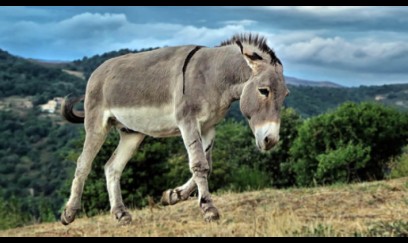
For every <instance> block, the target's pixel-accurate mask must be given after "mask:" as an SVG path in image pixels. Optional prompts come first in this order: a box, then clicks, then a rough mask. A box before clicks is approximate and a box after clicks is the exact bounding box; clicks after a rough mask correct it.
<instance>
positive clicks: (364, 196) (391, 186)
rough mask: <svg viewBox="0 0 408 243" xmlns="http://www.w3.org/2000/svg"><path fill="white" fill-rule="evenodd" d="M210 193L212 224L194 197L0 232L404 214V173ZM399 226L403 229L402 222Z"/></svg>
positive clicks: (175, 230) (230, 232) (357, 220)
mask: <svg viewBox="0 0 408 243" xmlns="http://www.w3.org/2000/svg"><path fill="white" fill-rule="evenodd" d="M213 198H214V201H215V203H216V205H217V206H218V208H219V209H220V211H221V216H222V218H221V220H220V221H219V222H216V223H205V222H204V221H203V220H202V217H201V213H200V210H199V208H198V205H197V201H196V200H195V199H191V200H188V201H186V202H182V203H180V204H178V205H174V206H170V207H164V208H161V207H157V206H154V207H148V208H145V209H142V210H135V211H132V215H133V222H132V224H130V225H128V226H117V225H116V224H115V221H114V220H113V219H112V217H111V216H110V215H100V216H96V217H92V218H80V219H77V220H76V221H74V222H73V223H72V224H71V225H69V226H63V225H61V224H60V223H47V224H39V225H32V226H27V227H23V228H16V229H11V230H6V231H0V236H305V235H310V236H354V235H356V234H357V235H362V236H364V235H367V234H368V232H370V229H371V230H372V226H373V225H376V224H387V223H390V224H391V225H394V224H393V223H395V222H401V221H404V220H405V221H406V220H407V218H408V178H401V179H396V180H390V181H379V182H372V183H361V184H355V185H340V186H330V187H320V188H311V189H289V190H273V189H266V190H261V191H253V192H245V193H223V194H220V195H214V197H213ZM405 221H404V222H405ZM403 225H404V226H403V227H405V228H403V231H404V232H406V231H408V228H406V227H407V226H406V225H408V224H406V225H405V223H404V224H403ZM388 235H391V236H392V235H398V232H396V231H393V230H391V231H390V232H388Z"/></svg>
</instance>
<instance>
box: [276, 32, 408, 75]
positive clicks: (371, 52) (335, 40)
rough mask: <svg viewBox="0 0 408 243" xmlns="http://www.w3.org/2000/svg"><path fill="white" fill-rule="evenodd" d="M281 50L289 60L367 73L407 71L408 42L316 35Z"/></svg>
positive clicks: (280, 47)
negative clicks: (348, 39)
mask: <svg viewBox="0 0 408 243" xmlns="http://www.w3.org/2000/svg"><path fill="white" fill-rule="evenodd" d="M279 52H280V53H281V54H282V55H283V56H285V58H286V60H288V61H293V62H297V63H306V64H307V63H310V65H324V66H326V67H331V68H337V69H348V70H356V71H365V72H374V73H376V72H380V73H384V72H385V73H406V74H408V70H407V68H406V63H408V43H406V42H400V41H389V42H378V41H376V40H358V39H356V40H352V41H347V40H345V39H343V38H341V37H337V36H336V37H330V38H322V37H314V38H311V39H310V40H305V41H300V42H294V43H291V44H287V45H285V44H282V45H280V46H279Z"/></svg>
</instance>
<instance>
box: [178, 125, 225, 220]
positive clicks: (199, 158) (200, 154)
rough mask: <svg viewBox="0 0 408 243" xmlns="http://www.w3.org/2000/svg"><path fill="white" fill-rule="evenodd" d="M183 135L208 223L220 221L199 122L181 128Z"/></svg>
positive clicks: (200, 201) (200, 203) (199, 199)
mask: <svg viewBox="0 0 408 243" xmlns="http://www.w3.org/2000/svg"><path fill="white" fill-rule="evenodd" d="M180 131H181V135H182V137H183V140H184V145H185V146H186V149H187V152H188V158H189V165H190V170H191V173H193V180H194V182H195V183H196V184H197V188H198V202H199V205H200V208H201V210H202V211H203V214H204V219H205V220H206V221H212V220H217V219H219V217H220V216H219V213H218V210H217V208H216V207H215V206H214V204H213V202H212V199H211V194H210V192H209V190H208V181H207V177H208V174H209V171H210V165H209V163H208V161H207V159H206V156H205V152H204V149H203V144H202V143H203V142H202V138H201V132H200V128H199V126H198V122H196V121H194V122H189V123H184V124H182V125H181V126H180Z"/></svg>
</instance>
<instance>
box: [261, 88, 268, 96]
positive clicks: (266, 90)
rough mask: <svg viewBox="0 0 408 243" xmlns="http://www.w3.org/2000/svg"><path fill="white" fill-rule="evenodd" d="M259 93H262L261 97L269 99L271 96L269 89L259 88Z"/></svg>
mask: <svg viewBox="0 0 408 243" xmlns="http://www.w3.org/2000/svg"><path fill="white" fill-rule="evenodd" d="M258 91H259V93H261V95H263V96H265V97H268V96H269V89H268V88H259V89H258Z"/></svg>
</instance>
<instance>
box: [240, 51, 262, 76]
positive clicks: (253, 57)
mask: <svg viewBox="0 0 408 243" xmlns="http://www.w3.org/2000/svg"><path fill="white" fill-rule="evenodd" d="M243 55H244V58H245V61H246V62H247V63H248V65H249V67H250V68H251V69H252V71H254V72H255V73H256V72H258V71H259V68H260V66H261V64H262V60H263V58H262V57H261V56H260V55H259V54H258V53H256V52H252V53H251V54H249V53H245V52H244V53H243Z"/></svg>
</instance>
